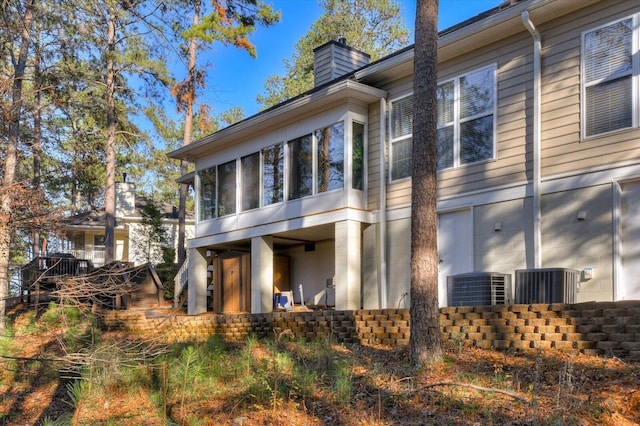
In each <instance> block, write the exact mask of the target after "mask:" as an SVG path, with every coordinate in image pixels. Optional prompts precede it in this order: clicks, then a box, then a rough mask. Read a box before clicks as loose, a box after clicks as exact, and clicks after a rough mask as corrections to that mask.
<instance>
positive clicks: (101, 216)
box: [65, 195, 193, 227]
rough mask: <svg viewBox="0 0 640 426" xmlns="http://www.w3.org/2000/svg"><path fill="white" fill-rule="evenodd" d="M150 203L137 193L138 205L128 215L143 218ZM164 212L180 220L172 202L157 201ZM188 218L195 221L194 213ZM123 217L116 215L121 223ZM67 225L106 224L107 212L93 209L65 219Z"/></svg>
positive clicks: (101, 209)
mask: <svg viewBox="0 0 640 426" xmlns="http://www.w3.org/2000/svg"><path fill="white" fill-rule="evenodd" d="M148 203H149V200H148V199H147V198H146V197H144V196H142V195H136V206H135V212H134V214H133V215H130V216H127V217H128V218H132V219H142V213H141V212H142V209H143V208H144V207H145V206H146V205H147V204H148ZM157 205H158V207H159V208H160V212H161V213H162V218H163V219H166V220H178V209H177V208H176V207H175V206H173V205H172V204H170V203H166V202H162V203H157ZM186 217H187V220H190V221H193V213H187V215H186ZM122 219H123V218H122V217H116V222H117V224H118V225H121V222H122ZM65 223H66V225H67V226H89V227H91V226H105V224H106V213H105V211H104V208H97V209H91V210H87V211H84V212H80V213H77V214H75V215H73V216H70V217H69V218H68V219H67V220H66V221H65Z"/></svg>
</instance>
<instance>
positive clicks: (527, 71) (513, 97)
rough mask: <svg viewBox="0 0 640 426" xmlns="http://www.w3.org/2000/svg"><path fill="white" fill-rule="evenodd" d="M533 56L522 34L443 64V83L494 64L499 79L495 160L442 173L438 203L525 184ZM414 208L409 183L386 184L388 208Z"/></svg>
mask: <svg viewBox="0 0 640 426" xmlns="http://www.w3.org/2000/svg"><path fill="white" fill-rule="evenodd" d="M523 31H524V27H523ZM531 51H532V47H531V41H530V37H528V36H527V34H526V33H524V32H523V33H521V34H518V35H516V36H514V37H511V38H510V39H509V40H504V41H502V42H500V43H498V44H496V45H492V46H489V47H485V48H482V49H478V51H477V53H476V54H475V55H473V56H471V55H465V56H464V57H463V58H459V59H455V60H450V61H447V62H446V63H441V64H439V67H440V68H439V76H440V78H439V80H440V81H444V80H446V79H448V78H452V77H455V76H459V75H460V74H463V73H466V72H469V71H473V70H476V69H478V68H481V67H484V66H487V65H490V64H492V63H497V79H498V81H497V88H498V89H497V90H498V92H497V97H498V109H497V130H496V137H497V139H496V141H497V158H496V159H495V160H491V161H487V162H483V163H478V164H471V165H467V166H463V167H458V168H455V169H450V170H444V171H441V172H439V173H438V195H439V196H440V197H443V196H450V195H454V194H462V193H465V192H470V191H477V190H480V189H486V188H490V187H494V186H502V185H508V184H512V183H514V182H525V181H526V180H527V167H528V165H529V164H530V161H528V157H527V156H528V155H530V153H529V150H528V148H527V145H526V140H527V137H528V135H527V119H526V117H527V114H530V113H531V108H532V103H531V100H530V98H531V93H532V92H531V90H532V89H531V88H532V84H531V81H532V76H531V70H532V67H533V65H532V64H533V60H532V57H531ZM392 97H393V96H392V95H390V98H392ZM410 202H411V181H410V180H402V181H399V182H391V183H388V184H387V207H399V206H403V205H409V204H410Z"/></svg>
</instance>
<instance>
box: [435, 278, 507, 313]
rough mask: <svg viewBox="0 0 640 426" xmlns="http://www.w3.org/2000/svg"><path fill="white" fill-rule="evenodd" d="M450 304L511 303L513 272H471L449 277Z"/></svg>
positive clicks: (483, 304) (448, 292) (481, 304)
mask: <svg viewBox="0 0 640 426" xmlns="http://www.w3.org/2000/svg"><path fill="white" fill-rule="evenodd" d="M447 296H448V297H447V299H448V300H447V302H448V303H447V304H448V306H486V305H507V304H509V303H511V274H499V273H495V272H470V273H467V274H459V275H453V276H449V277H447Z"/></svg>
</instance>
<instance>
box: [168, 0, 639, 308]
mask: <svg viewBox="0 0 640 426" xmlns="http://www.w3.org/2000/svg"><path fill="white" fill-rule="evenodd" d="M315 55H316V64H315V72H316V87H315V88H314V89H313V90H311V91H309V92H307V93H304V94H302V95H300V96H298V97H296V98H294V99H291V100H289V101H286V102H284V103H282V104H280V105H277V106H275V107H273V108H270V109H268V110H266V111H263V112H261V113H259V114H257V115H255V116H253V117H250V118H247V119H246V120H244V121H241V122H239V123H236V124H234V125H232V126H230V127H228V128H226V129H223V130H221V131H219V132H216V133H214V134H212V135H209V136H207V137H205V138H203V139H201V140H199V141H197V142H196V143H193V144H191V145H188V146H185V147H183V148H180V149H177V150H175V151H173V152H172V153H171V154H170V157H172V158H176V159H187V160H189V161H191V162H193V163H194V164H195V168H196V174H195V178H194V181H195V189H196V210H197V219H196V224H195V236H194V238H192V239H191V240H189V241H188V252H189V266H188V312H189V313H190V314H197V313H200V312H203V311H205V310H211V309H213V310H214V311H218V312H233V311H246V312H254V313H259V312H270V311H271V310H272V309H273V306H274V303H273V300H274V293H279V292H282V291H286V290H289V289H291V290H293V291H294V294H295V296H294V299H295V301H296V303H300V302H301V300H300V296H301V295H300V292H299V289H300V288H302V290H303V295H304V303H305V304H308V305H310V304H318V305H323V304H325V303H328V304H329V305H334V306H335V308H336V309H359V308H397V307H408V306H409V300H408V298H409V290H410V268H409V262H410V239H411V237H410V215H411V205H410V192H411V182H410V180H411V179H410V170H411V167H410V166H411V161H412V158H411V143H412V139H411V138H412V104H413V103H412V87H413V82H412V78H413V55H414V52H413V48H412V47H409V48H406V49H403V50H400V51H398V52H397V53H395V54H392V55H390V56H388V57H386V58H384V59H382V60H379V61H377V62H375V63H371V64H367V63H366V62H367V60H368V56H367V55H366V54H363V53H362V52H358V51H355V50H354V49H351V48H349V47H348V46H346V45H345V44H343V43H341V42H329V43H327V44H325V45H323V46H321V47H319V48H317V49H316V51H315ZM352 60H353V62H352ZM438 62H439V71H438V80H439V81H438V105H437V106H438V139H439V140H438V152H439V154H438V163H439V168H440V171H439V173H438V211H439V233H438V234H439V238H438V239H439V241H438V246H439V256H440V259H441V260H440V285H439V296H440V303H441V305H446V304H447V294H446V288H447V287H446V278H447V277H448V276H452V275H457V274H461V273H467V272H473V271H485V272H496V273H503V274H509V275H510V276H514V275H515V271H516V270H520V269H526V268H570V269H572V270H576V271H580V272H581V274H580V276H579V278H580V280H581V283H580V289H579V292H578V293H577V296H576V300H577V301H579V302H582V301H591V300H594V301H610V300H628V299H640V280H639V279H638V277H639V276H640V249H639V248H640V214H639V213H640V143H639V141H640V4H639V3H638V2H637V1H636V0H602V1H597V0H579V1H576V0H523V1H515V0H512V1H511V2H509V1H506V2H504V3H503V4H502V5H501V6H500V7H498V8H495V9H492V10H489V11H487V12H486V13H483V14H481V15H479V16H477V17H475V18H473V19H470V20H468V21H465V22H463V23H461V24H459V25H457V26H455V27H452V28H450V29H447V30H445V31H442V32H441V33H440V39H439V49H438ZM413 161H420V159H413ZM185 179H186V178H185ZM274 281H275V282H276V283H275V284H274Z"/></svg>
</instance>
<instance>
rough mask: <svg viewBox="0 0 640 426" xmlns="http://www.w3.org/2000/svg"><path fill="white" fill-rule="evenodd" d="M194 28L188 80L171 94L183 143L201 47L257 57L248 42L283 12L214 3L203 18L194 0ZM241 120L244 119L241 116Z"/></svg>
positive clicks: (181, 243)
mask: <svg viewBox="0 0 640 426" xmlns="http://www.w3.org/2000/svg"><path fill="white" fill-rule="evenodd" d="M187 4H188V5H190V6H192V7H193V15H192V23H191V27H190V28H189V29H187V30H185V31H183V32H182V34H181V35H182V37H183V39H184V40H185V41H186V42H188V44H189V46H188V49H185V50H186V51H187V52H186V53H187V63H188V65H187V78H186V79H185V80H184V81H181V82H179V83H178V84H177V85H176V86H174V88H173V90H172V93H173V95H174V96H175V98H176V103H177V106H178V112H183V111H184V113H185V125H184V134H183V139H182V143H183V145H188V144H189V143H190V142H191V137H192V130H193V129H192V126H193V116H194V107H195V106H196V98H197V93H198V91H199V89H201V88H203V87H204V77H205V71H204V69H203V68H197V59H198V58H197V55H198V48H199V46H208V45H212V44H213V43H214V42H216V41H218V42H220V43H222V44H223V45H225V46H234V47H236V48H238V49H243V50H246V51H247V52H248V53H249V54H250V55H251V56H252V57H254V58H255V57H256V48H255V46H254V45H253V44H251V42H250V41H249V39H248V36H249V35H251V34H252V33H253V32H254V30H255V28H256V25H264V26H270V25H273V24H275V23H277V22H278V21H279V20H280V13H279V12H274V11H273V9H272V8H271V6H269V5H267V4H265V3H263V2H259V1H256V0H213V1H212V5H213V10H212V11H211V13H209V14H207V15H205V16H201V9H202V6H203V5H202V2H201V0H195V1H194V2H193V3H192V4H190V3H187ZM240 118H241V117H240ZM187 168H188V163H187V162H186V161H185V160H182V161H181V164H180V170H181V174H182V175H185V174H187V172H188V169H187ZM186 201H187V185H185V184H182V185H180V204H179V208H178V222H179V224H178V263H180V264H181V263H182V262H183V261H184V259H185V257H186V253H185V219H186Z"/></svg>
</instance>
